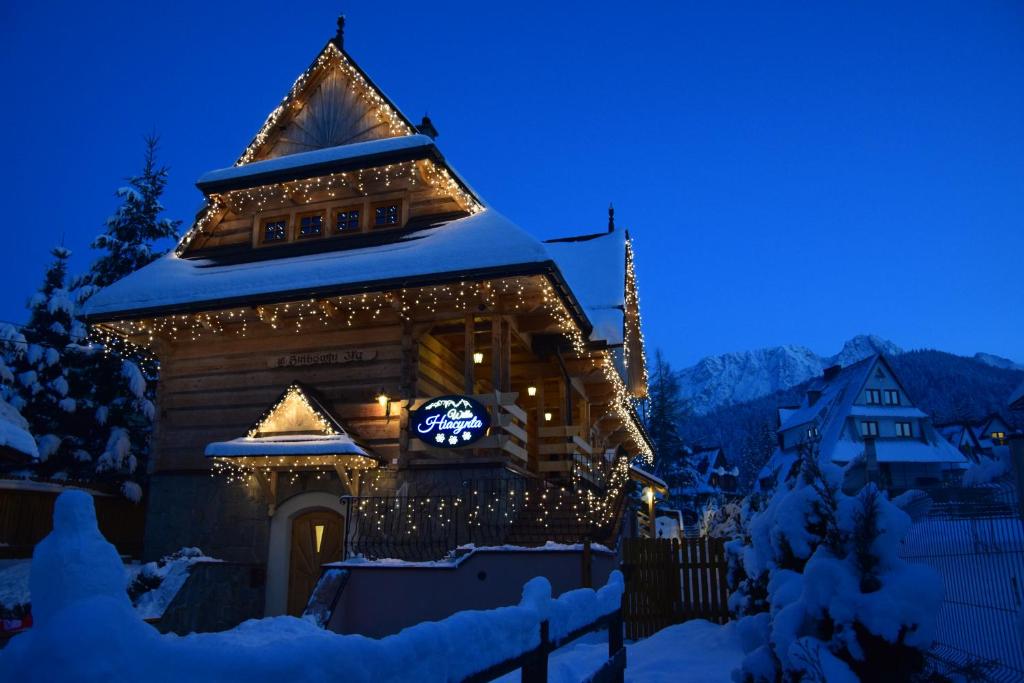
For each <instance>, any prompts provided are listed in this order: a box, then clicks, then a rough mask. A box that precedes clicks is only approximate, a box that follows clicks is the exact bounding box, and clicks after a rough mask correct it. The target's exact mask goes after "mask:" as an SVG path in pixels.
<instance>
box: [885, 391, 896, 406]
mask: <svg viewBox="0 0 1024 683" xmlns="http://www.w3.org/2000/svg"><path fill="white" fill-rule="evenodd" d="M885 403H886V405H890V406H898V405H899V404H900V392H898V391H896V390H895V389H886V390H885Z"/></svg>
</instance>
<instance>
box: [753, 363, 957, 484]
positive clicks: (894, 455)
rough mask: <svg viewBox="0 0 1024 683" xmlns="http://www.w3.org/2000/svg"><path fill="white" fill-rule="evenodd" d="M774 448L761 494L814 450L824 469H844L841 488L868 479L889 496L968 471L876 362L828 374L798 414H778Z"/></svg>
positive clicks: (890, 374) (885, 367)
mask: <svg viewBox="0 0 1024 683" xmlns="http://www.w3.org/2000/svg"><path fill="white" fill-rule="evenodd" d="M778 440H779V445H778V448H777V449H776V450H775V453H774V454H773V455H772V457H771V458H770V459H769V461H768V463H767V464H766V465H765V467H764V468H763V469H762V470H761V472H760V473H759V475H758V488H760V489H761V490H766V489H769V488H772V487H774V486H775V485H776V484H777V483H778V482H780V481H782V480H784V479H786V478H788V477H790V476H792V475H794V474H795V473H796V471H795V470H796V465H797V463H798V461H799V457H800V454H801V452H802V451H804V450H805V448H806V447H807V446H809V445H810V444H812V443H813V442H817V444H818V452H819V457H820V458H821V460H822V461H823V462H831V463H834V464H837V465H840V466H843V467H844V468H845V471H846V479H845V482H844V487H846V488H859V486H860V485H861V484H862V483H863V482H865V481H867V480H868V479H869V478H870V479H873V480H876V481H878V482H879V483H880V484H881V485H882V486H883V487H884V488H886V489H889V490H890V491H901V490H904V489H908V488H912V487H918V486H927V485H930V484H938V483H941V482H944V481H949V480H955V479H956V478H958V477H959V476H960V474H962V470H963V468H964V467H965V466H966V464H967V458H966V457H965V456H964V455H963V454H962V453H961V452H960V451H959V450H957V449H956V448H955V447H954V446H953V445H952V444H950V443H949V442H948V441H947V440H946V439H944V438H942V436H941V435H940V434H939V433H938V432H937V431H936V430H935V428H934V427H933V426H932V423H931V420H930V419H929V417H928V415H927V414H925V413H924V412H923V411H921V410H920V409H919V408H917V407H916V406H915V405H914V403H913V401H912V399H911V397H910V396H908V395H907V392H906V390H905V389H904V387H903V385H902V384H901V383H900V381H899V378H898V377H897V376H896V374H895V373H894V372H893V369H892V366H891V365H890V364H889V362H888V361H887V360H886V359H885V357H884V356H881V355H874V356H871V357H869V358H866V359H864V360H862V361H860V362H858V363H854V364H852V365H849V366H847V367H839V366H834V367H831V368H828V369H826V370H825V372H824V374H823V376H822V377H820V378H818V379H816V380H814V381H813V382H812V383H811V384H810V386H809V387H808V389H807V394H806V396H805V397H804V399H803V401H802V402H801V403H800V405H799V406H797V407H794V408H783V409H780V410H779V428H778ZM872 450H874V453H873V454H872Z"/></svg>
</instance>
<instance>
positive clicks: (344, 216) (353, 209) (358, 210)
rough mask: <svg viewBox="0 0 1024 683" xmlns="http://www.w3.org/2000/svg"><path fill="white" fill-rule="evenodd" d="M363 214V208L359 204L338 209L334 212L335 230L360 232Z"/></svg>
mask: <svg viewBox="0 0 1024 683" xmlns="http://www.w3.org/2000/svg"><path fill="white" fill-rule="evenodd" d="M362 215H363V209H362V207H359V206H350V207H347V208H344V209H338V211H337V212H336V213H335V214H334V230H335V232H337V233H339V234H344V233H347V232H359V228H360V227H361V224H360V222H359V219H360V218H361V217H362Z"/></svg>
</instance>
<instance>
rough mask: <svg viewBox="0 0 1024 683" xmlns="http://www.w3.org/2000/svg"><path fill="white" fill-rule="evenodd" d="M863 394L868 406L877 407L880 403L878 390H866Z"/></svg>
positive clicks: (880, 396)
mask: <svg viewBox="0 0 1024 683" xmlns="http://www.w3.org/2000/svg"><path fill="white" fill-rule="evenodd" d="M864 393H865V394H866V395H867V399H868V405H869V406H877V405H878V404H879V403H881V402H882V392H881V391H879V390H878V389H868V390H867V391H866V392H864Z"/></svg>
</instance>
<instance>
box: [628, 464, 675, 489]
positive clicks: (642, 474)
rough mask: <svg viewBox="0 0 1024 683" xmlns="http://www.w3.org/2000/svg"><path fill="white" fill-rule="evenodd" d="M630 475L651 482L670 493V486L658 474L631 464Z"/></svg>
mask: <svg viewBox="0 0 1024 683" xmlns="http://www.w3.org/2000/svg"><path fill="white" fill-rule="evenodd" d="M629 473H630V474H631V475H633V478H634V479H641V480H643V481H647V482H650V483H652V484H654V485H655V486H660V487H661V488H663V489H665V491H668V484H666V483H665V480H664V479H662V478H661V477H659V476H658V475H656V474H653V473H651V472H648V471H647V470H645V469H643V468H642V467H638V466H636V465H633V464H631V465H630V466H629Z"/></svg>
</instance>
